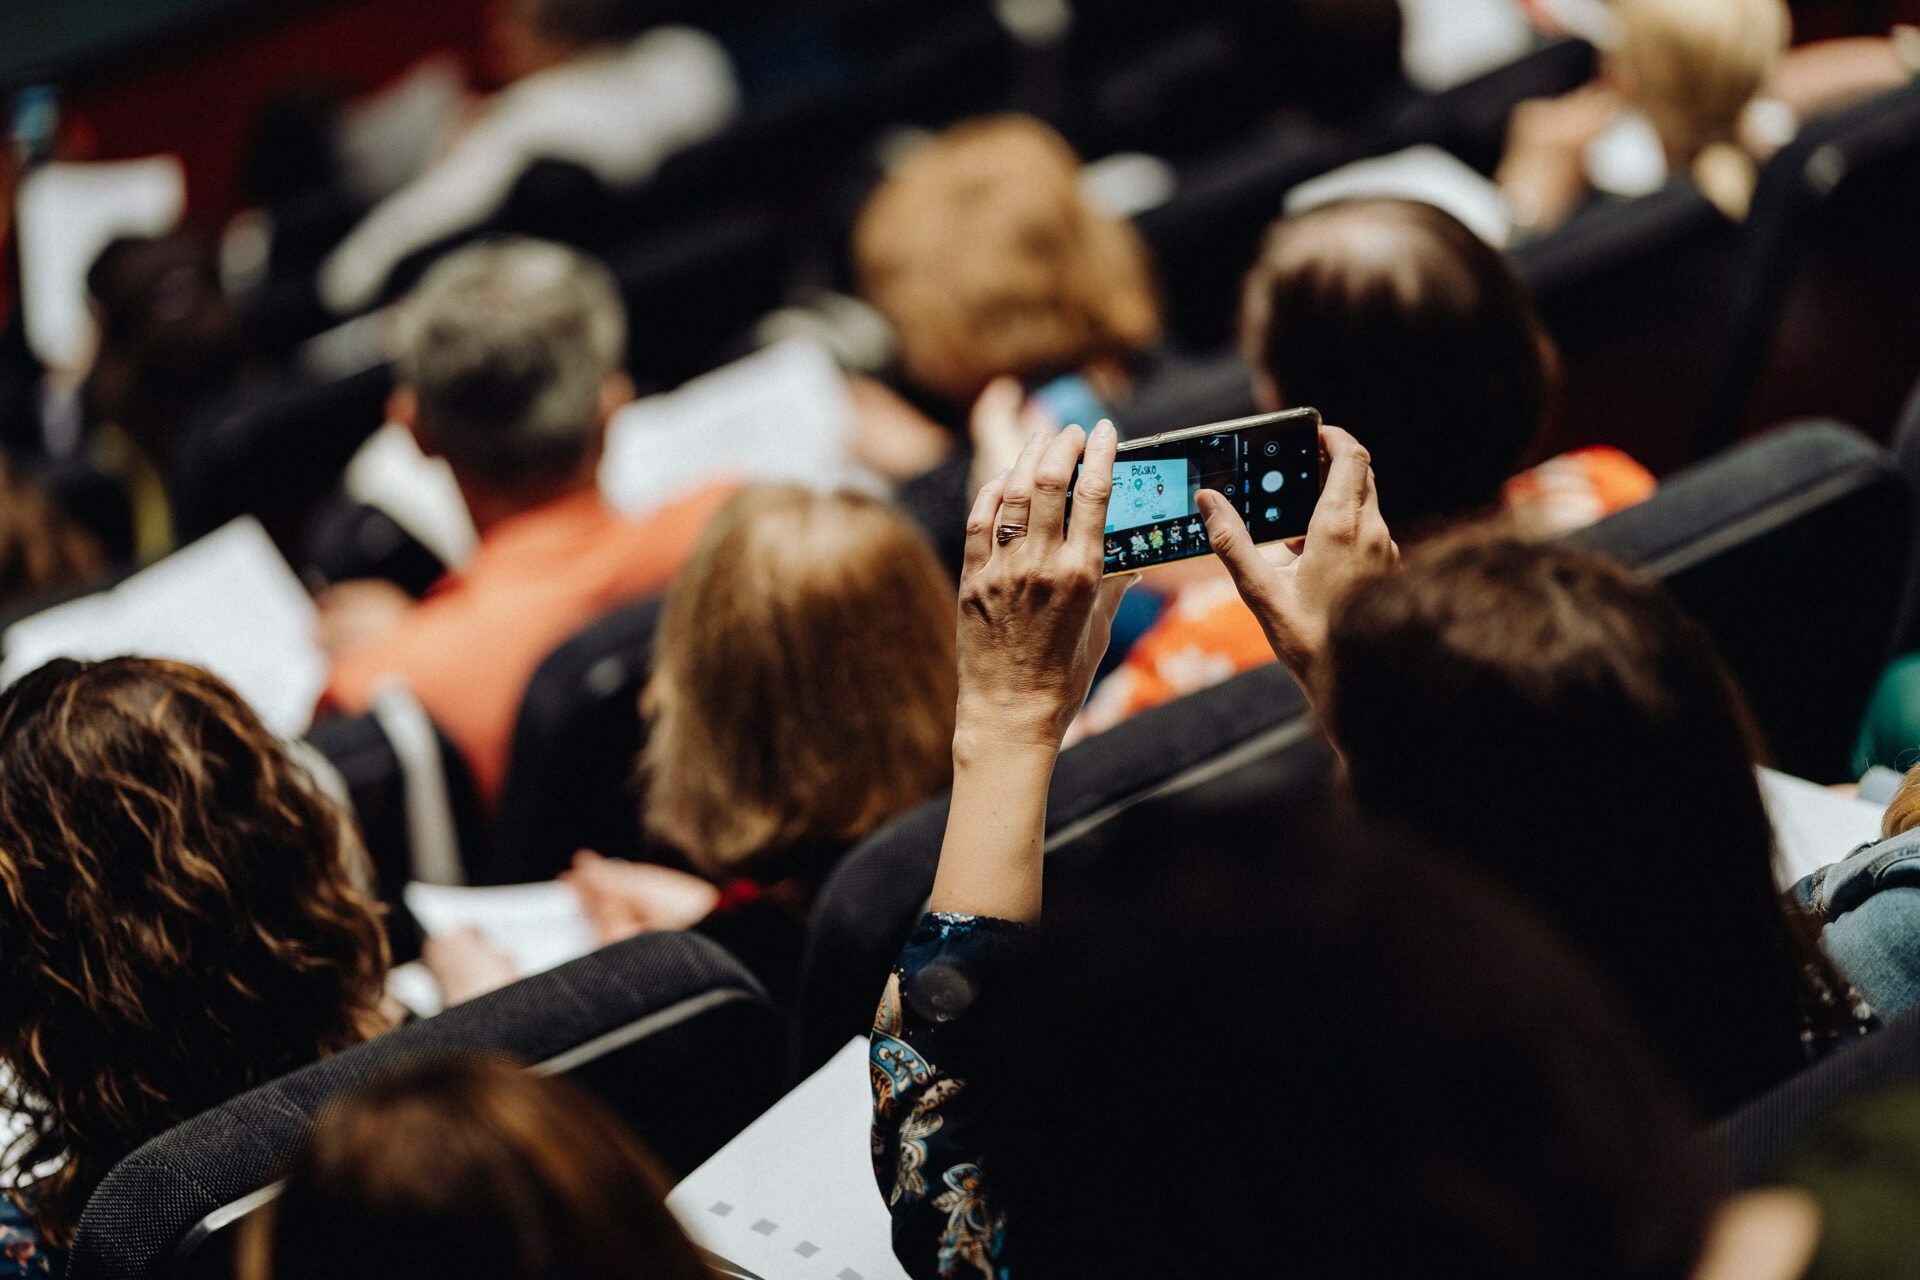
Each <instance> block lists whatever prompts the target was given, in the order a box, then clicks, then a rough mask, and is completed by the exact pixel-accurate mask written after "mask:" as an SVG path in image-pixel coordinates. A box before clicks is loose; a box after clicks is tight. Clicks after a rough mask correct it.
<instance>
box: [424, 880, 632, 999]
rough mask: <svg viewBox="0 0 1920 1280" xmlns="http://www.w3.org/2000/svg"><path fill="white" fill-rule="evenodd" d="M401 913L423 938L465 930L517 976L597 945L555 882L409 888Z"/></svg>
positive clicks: (576, 905) (575, 901) (569, 894)
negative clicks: (495, 950) (508, 960)
mask: <svg viewBox="0 0 1920 1280" xmlns="http://www.w3.org/2000/svg"><path fill="white" fill-rule="evenodd" d="M403 893H404V895H405V897H406V901H407V910H409V911H411V912H413V918H414V919H416V920H418V921H419V922H420V927H421V928H422V929H425V930H426V931H427V932H428V933H430V934H431V933H451V932H453V931H454V930H455V929H461V928H465V927H467V926H469V925H471V926H472V927H473V928H476V929H478V930H479V931H480V932H481V933H483V934H485V935H486V938H487V940H488V941H489V942H491V943H493V945H495V946H496V947H499V948H500V949H501V950H502V951H505V952H506V953H507V954H508V955H510V956H512V957H513V959H514V963H515V964H516V965H518V966H519V969H520V974H521V976H522V977H525V976H527V975H528V974H534V973H541V972H544V971H545V970H547V969H552V968H554V967H556V966H558V965H563V964H565V963H566V962H567V961H569V960H577V959H579V958H580V957H581V956H583V955H586V954H587V953H588V952H589V951H592V950H593V949H594V948H595V947H597V946H598V945H599V943H598V941H597V940H596V939H595V938H594V935H593V927H592V926H591V925H589V924H588V923H587V917H586V914H585V913H584V912H583V911H581V909H580V897H579V895H578V894H576V893H575V892H574V891H573V889H572V888H571V887H570V886H568V885H565V884H562V883H561V882H560V881H558V880H546V881H542V882H541V883H539V884H507V885H487V886H480V887H474V886H467V885H442V884H421V883H420V882H418V881H415V882H414V883H412V884H409V885H408V886H407V887H406V889H405V890H403Z"/></svg>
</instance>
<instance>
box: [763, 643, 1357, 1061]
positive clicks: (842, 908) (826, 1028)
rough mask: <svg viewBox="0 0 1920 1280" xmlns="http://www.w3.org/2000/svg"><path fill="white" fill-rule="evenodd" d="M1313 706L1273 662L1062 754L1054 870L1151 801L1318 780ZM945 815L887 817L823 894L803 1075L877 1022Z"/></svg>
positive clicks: (1321, 745)
mask: <svg viewBox="0 0 1920 1280" xmlns="http://www.w3.org/2000/svg"><path fill="white" fill-rule="evenodd" d="M1305 710H1306V699H1305V696H1304V695H1303V694H1302V693H1301V692H1300V689H1299V687H1298V686H1297V685H1295V684H1294V682H1293V680H1292V679H1291V678H1290V677H1289V676H1288V675H1287V674H1286V673H1285V672H1284V671H1282V670H1281V669H1280V668H1279V667H1265V668H1261V669H1258V670H1255V671H1250V672H1248V673H1246V674H1245V675H1241V676H1238V677H1235V678H1234V679H1232V680H1229V681H1227V682H1226V683H1224V684H1220V685H1216V686H1214V687H1213V688H1211V689H1207V690H1203V691H1202V692H1200V693H1197V694H1194V695H1192V696H1191V697H1187V698H1182V699H1180V700H1179V701H1177V702H1173V703H1169V704H1168V705H1166V706H1164V707H1157V708H1155V709H1153V710H1151V711H1148V712H1145V713H1143V714H1141V715H1139V716H1136V717H1135V718H1133V719H1132V720H1130V721H1128V722H1127V723H1125V724H1123V725H1120V726H1118V727H1117V728H1115V729H1112V730H1109V731H1108V732H1107V733H1104V734H1101V735H1100V736H1099V737H1096V738H1091V739H1089V740H1087V741H1086V742H1083V743H1081V744H1079V745H1077V746H1075V747H1072V748H1070V749H1068V750H1067V751H1065V752H1062V753H1061V756H1060V761H1059V765H1058V767H1057V768H1056V770H1055V771H1054V775H1053V787H1052V790H1051V792H1050V794H1049V799H1048V805H1047V856H1048V866H1049V869H1050V870H1049V874H1050V875H1051V874H1053V872H1052V870H1051V869H1052V868H1053V867H1055V866H1056V865H1069V866H1071V867H1072V869H1073V870H1072V873H1073V874H1089V873H1091V871H1092V870H1093V869H1095V867H1096V866H1097V862H1098V859H1099V857H1100V856H1101V854H1102V853H1103V852H1104V851H1105V850H1106V849H1107V848H1108V847H1110V846H1111V845H1113V844H1115V843H1116V841H1115V840H1114V839H1113V832H1112V831H1106V830H1105V829H1106V828H1108V827H1109V826H1110V825H1111V824H1113V823H1115V822H1116V821H1118V820H1122V819H1123V818H1124V815H1125V814H1126V812H1127V810H1128V809H1129V808H1131V807H1132V806H1133V805H1135V804H1138V803H1139V802H1140V801H1142V800H1144V799H1146V798H1147V797H1149V796H1154V795H1168V794H1173V793H1177V792H1182V791H1186V790H1189V789H1191V788H1195V787H1200V786H1203V785H1204V786H1209V787H1220V788H1226V789H1232V790H1236V791H1239V792H1243V793H1244V792H1245V791H1246V790H1247V789H1248V788H1250V787H1251V788H1252V789H1255V790H1258V789H1260V788H1263V787H1264V788H1265V789H1267V790H1269V791H1274V792H1276V793H1280V792H1288V791H1290V790H1291V789H1292V788H1295V787H1306V786H1309V785H1312V784H1314V783H1317V782H1318V781H1319V780H1320V779H1321V778H1322V777H1323V776H1324V774H1325V772H1326V769H1327V767H1328V765H1329V763H1330V761H1331V755H1330V753H1329V752H1328V750H1327V748H1326V745H1325V741H1324V739H1323V738H1321V736H1320V734H1319V731H1318V730H1317V729H1316V728H1314V727H1313V725H1312V724H1311V723H1310V722H1309V721H1308V720H1307V718H1306V716H1305V714H1304V713H1305ZM946 821H947V800H946V797H944V796H942V797H940V798H938V799H935V800H932V801H929V802H928V803H927V804H925V805H922V806H921V807H920V808H918V809H915V810H914V811H913V812H911V813H909V814H906V815H905V816H904V817H901V818H899V819H897V820H896V821H894V822H892V823H889V824H888V825H887V826H885V827H883V828H881V829H880V830H879V831H878V832H876V833H874V835H872V836H871V837H869V838H868V839H867V840H866V841H864V842H862V843H861V845H860V846H859V847H858V848H856V849H855V850H854V851H853V852H852V853H850V854H848V855H847V857H846V858H845V859H844V860H842V862H841V863H840V865H839V866H838V867H837V868H836V869H835V870H834V873H833V875H832V876H831V877H829V879H828V880H827V883H826V885H825V886H824V888H823V889H822V890H821V893H820V898H819V901H818V903H817V904H816V905H815V908H814V918H813V927H812V929H811V930H810V932H809V934H808V939H807V950H806V956H805V959H804V960H803V961H802V962H801V969H800V984H799V994H798V997H797V1001H796V1018H795V1028H794V1030H795V1041H794V1054H795V1057H794V1068H795V1071H796V1073H804V1072H807V1071H810V1070H812V1069H813V1068H814V1067H817V1066H818V1065H819V1064H820V1063H822V1062H824V1061H826V1059H827V1058H828V1057H830V1056H832V1054H833V1052H834V1051H835V1050H836V1049H838V1048H840V1046H841V1045H843V1044H845V1043H846V1042H847V1039H848V1038H849V1037H851V1036H855V1035H859V1034H861V1033H862V1032H864V1031H865V1030H867V1029H868V1028H869V1027H870V1026H871V1025H872V1019H873V1010H874V1005H875V1002H876V1001H877V999H878V997H879V994H880V988H881V986H882V984H883V983H884V982H885V981H886V975H887V971H888V969H889V968H890V967H891V965H892V963H893V959H894V957H895V956H896V955H897V954H898V953H899V950H900V945H901V944H902V943H903V942H905V941H906V938H907V935H908V934H909V933H910V932H911V931H912V929H913V926H914V924H915V923H916V922H917V921H918V920H919V918H920V916H921V914H922V912H924V911H925V909H926V900H927V895H928V893H929V892H930V891H931V890H932V888H933V872H934V868H935V866H936V865H937V864H938V862H939V858H940V840H941V834H942V832H943V831H944V830H945V828H946ZM1117 843H1119V844H1122V845H1124V840H1120V841H1118V842H1117Z"/></svg>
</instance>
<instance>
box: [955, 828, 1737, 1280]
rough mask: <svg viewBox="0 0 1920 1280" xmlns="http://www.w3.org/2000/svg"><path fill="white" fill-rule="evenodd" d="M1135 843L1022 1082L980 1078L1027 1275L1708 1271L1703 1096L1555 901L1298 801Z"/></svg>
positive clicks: (1013, 1010)
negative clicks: (1601, 975)
mask: <svg viewBox="0 0 1920 1280" xmlns="http://www.w3.org/2000/svg"><path fill="white" fill-rule="evenodd" d="M1130 835H1132V836H1133V837H1134V838H1135V839H1137V840H1139V841H1140V842H1141V848H1142V849H1150V850H1151V853H1152V857H1151V860H1150V861H1148V860H1147V859H1146V858H1145V857H1142V858H1140V859H1138V860H1136V861H1137V862H1138V863H1140V864H1141V865H1140V866H1138V867H1137V868H1135V873H1134V874H1129V875H1114V876H1110V877H1103V878H1102V881H1101V882H1100V883H1098V884H1094V885H1088V886H1086V892H1085V893H1083V894H1080V895H1069V894H1067V893H1065V892H1062V893H1059V894H1055V895H1053V896H1052V897H1051V898H1050V900H1049V902H1048V906H1047V911H1048V920H1047V924H1046V928H1045V929H1044V930H1043V931H1042V935H1041V936H1042V944H1041V945H1042V950H1041V955H1040V958H1039V963H1038V965H1037V969H1036V973H1037V976H1036V978H1035V980H1034V981H1033V982H1032V984H1031V986H1030V987H1027V988H1025V989H1013V988H1009V991H1008V997H1009V1000H1010V1005H1011V1007H1010V1008H1009V1009H1008V1010H1007V1013H1006V1023H1005V1026H1004V1027H1003V1028H996V1030H998V1031H1000V1033H1001V1034H1000V1035H998V1036H997V1037H996V1038H995V1039H993V1040H992V1041H991V1043H992V1044H993V1057H994V1061H993V1071H994V1072H995V1073H997V1079H995V1080H991V1081H990V1080H989V1079H988V1073H987V1071H986V1070H984V1069H982V1070H981V1072H980V1073H979V1075H978V1078H976V1079H973V1080H969V1081H968V1085H967V1087H968V1088H970V1089H972V1088H976V1087H983V1086H984V1087H988V1088H990V1089H991V1096H990V1097H983V1098H982V1099H981V1100H980V1102H979V1104H978V1106H979V1108H980V1110H981V1111H982V1112H983V1113H985V1114H988V1115H991V1116H993V1117H994V1118H995V1119H994V1127H993V1129H992V1131H991V1132H992V1134H993V1136H994V1140H995V1142H996V1145H995V1147H994V1148H993V1149H992V1150H990V1151H987V1152H985V1155H984V1157H983V1158H991V1159H992V1160H993V1162H994V1163H993V1165H992V1167H991V1176H992V1179H993V1181H994V1182H995V1183H996V1185H997V1186H998V1187H1000V1188H1003V1189H1004V1196H1005V1199H1004V1209H1005V1212H1006V1215H1007V1229H1008V1239H1009V1241H1010V1242H1012V1246H1011V1247H1012V1248H1017V1249H1018V1250H1019V1253H1018V1255H1017V1256H1015V1255H1013V1254H1012V1253H1011V1252H1010V1253H1009V1257H1010V1258H1012V1259H1013V1261H1014V1266H1015V1270H1016V1271H1019V1272H1024V1273H1031V1274H1035V1275H1044V1276H1050V1277H1062V1278H1065V1277H1075V1276H1095V1275H1101V1276H1104V1275H1119V1274H1128V1275H1166V1276H1172V1275H1209V1274H1218V1275H1226V1274H1237V1273H1241V1272H1245V1271H1259V1272H1265V1271H1272V1272H1274V1273H1276V1274H1284V1275H1288V1276H1305V1277H1321V1276H1325V1277H1334V1276H1361V1275H1368V1276H1374V1275H1377V1276H1388V1275H1391V1276H1434V1277H1440V1276H1449V1277H1450V1276H1476V1277H1483V1278H1486V1280H1493V1278H1500V1280H1507V1278H1517V1277H1541V1278H1544V1277H1549V1276H1553V1277H1575V1276H1588V1277H1595V1278H1598V1277H1607V1278H1608V1280H1625V1278H1628V1277H1633V1278H1651V1277H1656V1276H1657V1277H1670V1278H1671V1280H1679V1278H1680V1277H1683V1276H1685V1275H1687V1274H1688V1272H1689V1268H1690V1266H1691V1263H1692V1261H1693V1258H1694V1255H1695V1254H1696V1252H1697V1251H1698V1248H1699V1242H1700V1239H1701V1233H1702V1229H1703V1225H1704V1222H1705V1220H1706V1217H1707V1214H1708V1210H1709V1205H1710V1197H1709V1195H1708V1193H1707V1191H1706V1190H1705V1188H1704V1186H1703V1184H1702V1181H1701V1178H1700V1175H1699V1171H1698V1169H1697V1168H1696V1167H1695V1165H1694V1161H1693V1157H1692V1154H1691V1152H1690V1149H1689V1143H1690V1140H1691V1124H1690V1120H1689V1117H1688V1116H1687V1113H1686V1111H1685V1108H1684V1106H1683V1105H1682V1104H1681V1102H1680V1100H1679V1098H1678V1095H1677V1094H1676V1092H1675V1091H1674V1088H1673V1086H1672V1084H1671V1083H1670V1082H1669V1081H1668V1080H1667V1079H1666V1078H1665V1077H1664V1076H1663V1075H1662V1074H1661V1072H1660V1071H1659V1070H1658V1068H1657V1067H1656V1066H1655V1065H1654V1063H1653V1061H1652V1059H1651V1058H1650V1056H1649V1055H1648V1053H1647V1051H1646V1049H1645V1048H1644V1047H1643V1045H1642V1043H1641V1041H1640V1038H1639V1036H1638V1033H1637V1032H1636V1031H1635V1029H1634V1028H1633V1027H1632V1026H1631V1024H1630V1023H1629V1022H1628V1021H1627V1020H1626V1019H1625V1017H1624V1016H1623V1015H1622V1013H1621V1011H1620V1009H1619V1007H1618V1004H1617V1002H1616V1000H1615V999H1614V998H1613V997H1612V995H1611V993H1609V992H1606V991H1604V990H1603V989H1602V988H1601V987H1600V986H1599V985H1598V984H1597V983H1596V982H1595V980H1594V979H1593V978H1592V977H1591V976H1590V975H1589V973H1588V972H1587V971H1586V970H1585V969H1584V968H1583V967H1582V966H1580V965H1579V964H1577V963H1576V962H1575V961H1574V960H1573V959H1572V958H1571V957H1570V956H1569V955H1568V953H1567V952H1566V951H1565V950H1564V949H1563V948H1562V947H1561V946H1560V945H1559V944H1558V943H1557V942H1556V941H1555V940H1554V939H1553V938H1551V937H1550V936H1549V935H1548V933H1547V932H1546V931H1545V930H1544V929H1543V928H1542V927H1541V926H1540V925H1539V924H1538V923H1537V922H1535V921H1534V920H1533V919H1532V917H1531V916H1529V915H1528V914H1526V913H1525V912H1524V911H1523V910H1522V909H1520V908H1519V907H1518V906H1516V905H1515V904H1514V903H1512V902H1511V901H1510V900H1509V899H1507V898H1505V897H1504V896H1502V895H1500V894H1499V893H1498V892H1497V891H1495V890H1493V889H1492V888H1490V887H1488V886H1486V885H1485V884H1483V883H1481V882H1479V881H1478V880H1476V879H1474V878H1472V877H1471V876H1469V875H1467V874H1466V873H1463V872H1462V871H1460V870H1458V869H1457V868H1455V867H1454V866H1452V865H1451V864H1449V863H1448V862H1446V861H1445V860H1444V859H1443V858H1441V857H1440V856H1439V855H1437V854H1435V853H1432V852H1430V851H1429V850H1428V849H1427V848H1426V847H1425V846H1423V845H1422V844H1421V843H1420V842H1419V841H1418V840H1417V839H1414V838H1412V837H1409V836H1407V835H1404V834H1399V833H1393V834H1387V835H1383V834H1375V833H1369V832H1368V831H1366V830H1364V829H1361V828H1360V827H1358V826H1357V825H1356V824H1348V823H1341V824H1331V823H1327V822H1325V821H1322V820H1319V819H1310V818H1306V817H1304V816H1302V815H1300V814H1299V813H1298V811H1295V814H1294V816H1293V817H1291V818H1290V819H1288V820H1286V821H1283V822H1281V823H1279V824H1277V825H1272V826H1267V827H1265V828H1263V829H1259V830H1243V829H1241V828H1239V827H1237V826H1235V825H1234V824H1233V823H1232V822H1231V821H1228V820H1226V819H1225V818H1223V815H1221V814H1220V813H1219V812H1217V811H1212V810H1209V811H1207V812H1182V810H1181V808H1180V807H1179V806H1175V807H1174V809H1173V810H1172V811H1171V812H1169V813H1168V814H1167V815H1166V816H1165V820H1164V821H1161V822H1158V823H1154V824H1148V825H1147V826H1146V827H1144V828H1142V829H1138V830H1133V831H1130ZM983 1007H984V1006H983ZM1116 1214H1121V1215H1124V1218H1125V1223H1126V1225H1125V1228H1124V1230H1122V1231H1119V1232H1116V1231H1114V1230H1112V1227H1113V1224H1114V1217H1115V1215H1116ZM1103 1227H1104V1229H1103Z"/></svg>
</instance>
